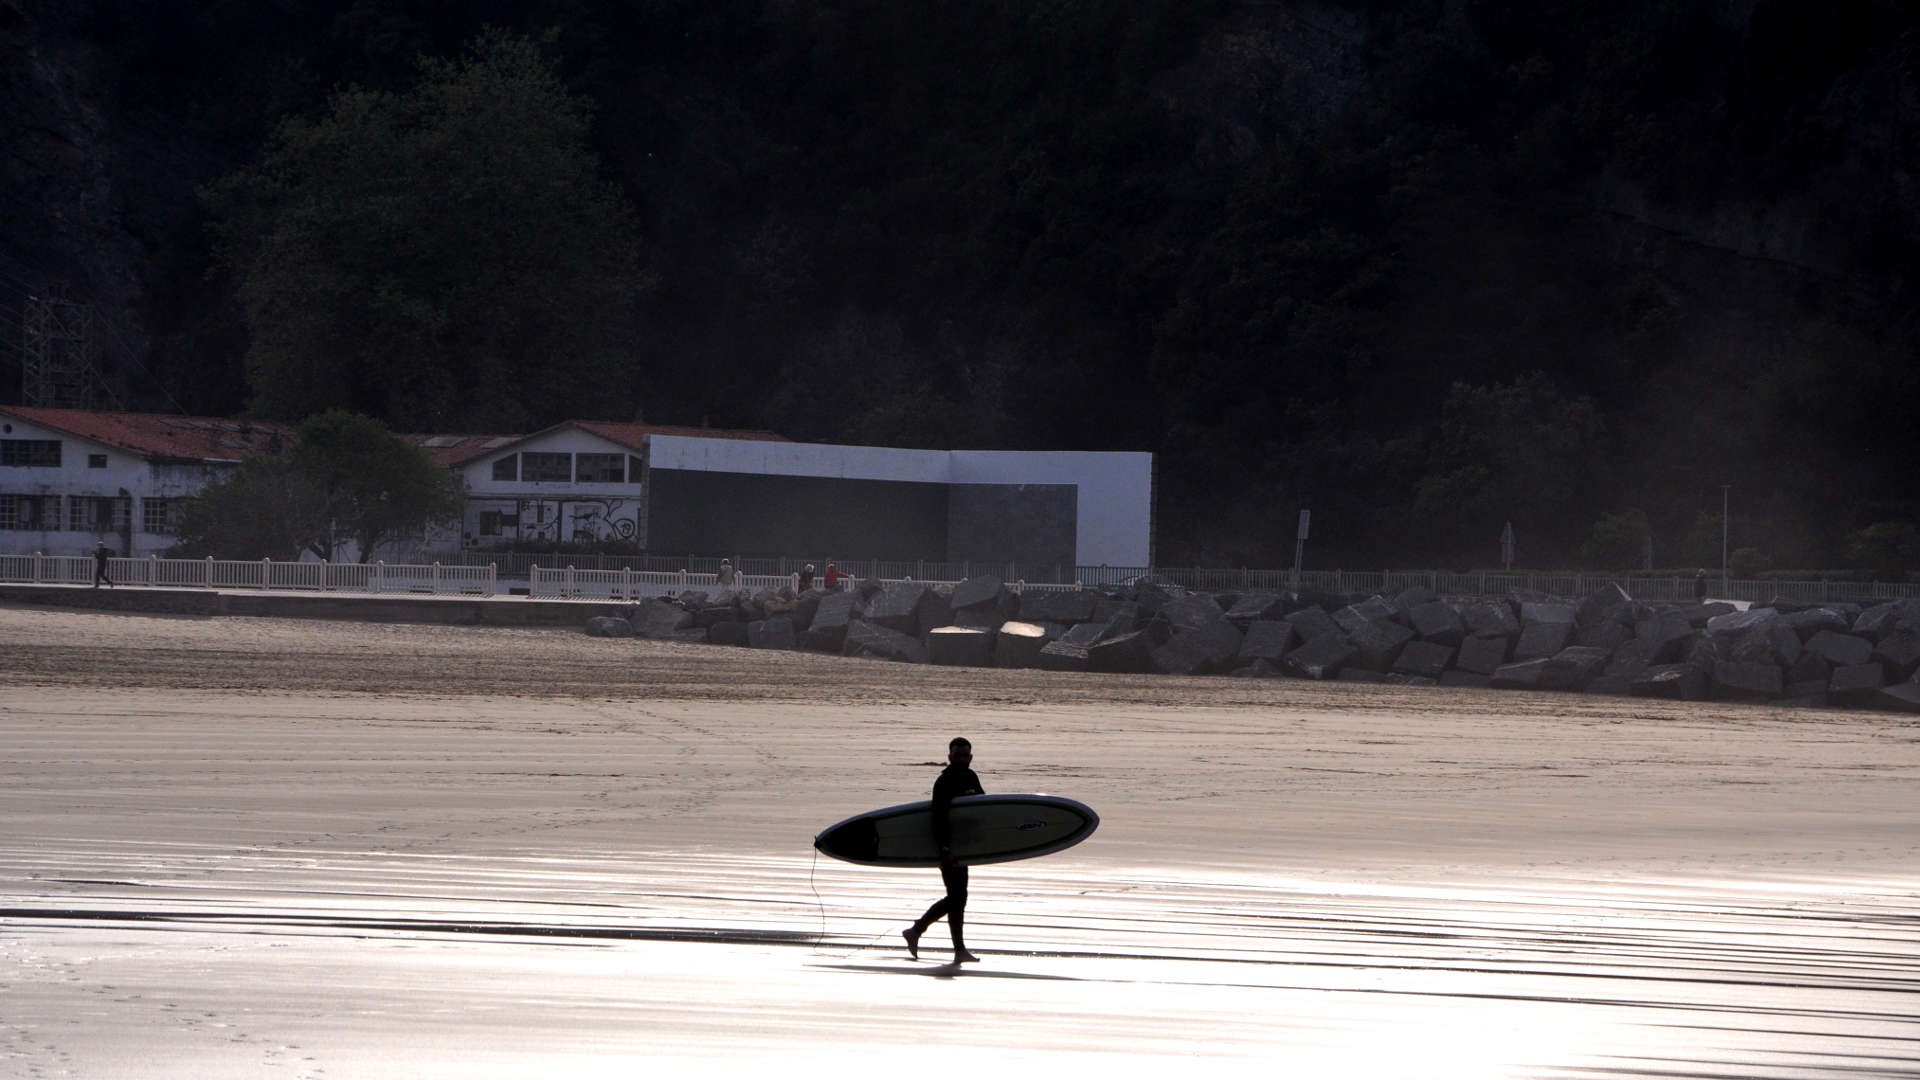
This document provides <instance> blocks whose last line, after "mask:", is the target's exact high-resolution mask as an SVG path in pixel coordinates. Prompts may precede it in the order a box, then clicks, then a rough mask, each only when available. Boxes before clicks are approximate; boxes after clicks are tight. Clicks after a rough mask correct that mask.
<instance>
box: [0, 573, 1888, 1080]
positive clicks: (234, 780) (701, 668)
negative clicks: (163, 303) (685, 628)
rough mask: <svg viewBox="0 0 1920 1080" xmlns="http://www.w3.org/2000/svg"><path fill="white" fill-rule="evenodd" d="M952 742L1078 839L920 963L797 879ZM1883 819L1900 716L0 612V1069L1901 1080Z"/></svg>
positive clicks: (993, 878) (234, 1074)
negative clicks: (1076, 815)
mask: <svg viewBox="0 0 1920 1080" xmlns="http://www.w3.org/2000/svg"><path fill="white" fill-rule="evenodd" d="M954 734H964V735H967V736H968V737H970V738H971V739H972V740H973V742H974V745H975V752H976V761H975V768H976V770H977V771H979V773H980V775H981V777H982V779H983V781H984V782H985V783H986V785H987V786H988V789H989V790H995V791H1048V792H1053V793H1056V794H1062V795H1068V796H1071V797H1073V798H1076V799H1080V800H1081V801H1084V802H1087V803H1089V804H1090V805H1092V806H1094V807H1095V808H1096V809H1097V810H1099V811H1100V813H1101V816H1102V825H1101V828H1100V830H1099V832H1098V833H1097V834H1096V835H1095V836H1094V837H1093V838H1092V839H1090V840H1089V841H1087V842H1086V843H1085V844H1082V845H1080V846H1079V847H1076V848H1074V849H1072V850H1070V851H1068V852H1064V853H1061V854H1058V855H1054V856H1050V857H1047V858H1043V859H1036V860H1029V861H1025V862H1019V863H1009V864H1003V865H998V866H991V867H982V868H979V869H977V870H976V871H975V872H974V875H973V902H972V907H971V909H970V919H969V924H968V926H969V929H968V938H969V944H970V945H971V946H972V948H973V949H974V951H975V952H978V953H980V954H981V955H982V957H983V962H982V963H980V964H979V965H977V966H973V965H970V966H967V967H964V968H956V967H953V966H951V965H948V964H945V963H944V962H943V961H944V959H945V956H944V951H945V932H944V929H943V928H936V929H935V930H934V931H933V932H931V933H930V934H929V935H928V938H927V943H928V945H930V946H934V947H932V948H928V949H926V950H925V951H924V952H923V956H922V959H920V960H919V961H917V962H916V961H913V960H911V959H909V958H908V956H907V954H906V952H905V950H904V948H903V947H902V946H901V942H900V939H899V936H898V934H899V930H900V928H901V927H903V926H904V925H905V924H906V923H907V922H908V921H909V920H910V919H911V918H912V917H913V916H914V915H916V914H917V913H918V912H919V911H920V909H921V908H923V907H924V906H925V905H926V904H927V903H928V902H929V901H930V900H932V899H933V898H934V897H935V896H936V895H937V894H938V890H939V883H938V877H937V875H936V874H934V873H932V872H931V871H917V872H907V871H886V870H875V869H872V868H865V867H857V866H851V865H847V864H843V863H836V862H832V861H829V860H825V859H819V858H816V857H815V856H814V853H813V851H812V848H811V845H810V840H811V837H812V835H813V834H814V833H815V832H817V831H819V830H820V829H821V828H823V827H825V826H826V825H828V824H830V823H832V822H833V821H836V820H839V819H840V818H844V817H846V816H848V815H851V814H854V813H858V812H860V811H863V810H867V809H871V808H873V807H876V806H881V805H886V804H890V803H896V802H903V801H908V800H912V799H919V798H924V797H925V796H926V792H927V789H928V787H929V785H930V784H931V783H932V780H933V777H934V776H935V774H936V773H937V771H938V768H939V764H940V761H941V758H942V757H943V755H944V748H945V743H946V740H947V738H948V737H949V736H951V735H954ZM1917 806H1920V726H1916V725H1915V724H1914V722H1913V721H1912V720H1911V719H1910V718H1903V717H1900V716H1895V715H1883V714H1863V713H1852V712H1839V711H1826V710H1793V709H1783V708H1766V707H1755V706H1720V705H1712V704H1701V703H1677V702H1676V703H1669V702H1652V701H1641V700H1634V699H1611V698H1596V697H1589V696H1584V695H1583V696H1578V697H1575V696H1560V695H1528V694H1515V693H1486V692H1471V691H1453V690H1437V689H1408V688H1396V687H1385V686H1369V685H1358V684H1318V683H1307V682H1302V681H1293V680H1239V679H1224V678H1215V679H1178V678H1149V677H1140V678H1127V677H1112V676H1087V675H1073V674H1065V673H1048V672H1037V671H1033V672H1002V671H990V670H963V669H948V668H927V667H914V666H905V665H894V664H887V663H884V662H879V661H865V660H849V659H843V658H839V657H829V656H819V655H814V654H806V653H790V654H788V653H780V654H773V653H766V652H753V651H748V650H729V649H722V648H714V647H703V646H690V645H672V644H663V643H648V642H637V641H633V640H613V639H599V638H589V637H586V636H585V635H583V634H580V633H578V632H573V631H567V630H548V629H505V628H485V627H448V626H409V625H398V624H363V623H348V622H328V621H318V620H279V619H263V618H199V617H179V616H176V617H161V616H143V615H126V614H104V613H86V612H73V611H63V610H59V609H52V608H41V607H32V608H28V607H0V821H3V822H4V825H0V1076H7V1077H14V1076H19V1077H60V1076H73V1077H194V1078H197V1080H224V1078H239V1077H255V1076H285V1077H332V1078H338V1077H362V1076H367V1077H378V1076H408V1077H461V1078H473V1077H524V1076H567V1077H579V1076H603V1075H604V1076H615V1075H618V1076H632V1075H636V1071H637V1069H639V1068H640V1067H645V1066H656V1067H666V1068H670V1069H671V1068H674V1067H675V1066H676V1065H682V1064H684V1065H685V1067H686V1069H687V1070H689V1071H690V1070H691V1069H693V1068H696V1067H697V1068H700V1069H702V1070H704V1071H705V1072H707V1073H709V1074H715V1075H747V1074H756V1075H757V1074H764V1073H766V1072H768V1071H770V1070H777V1071H778V1072H780V1073H782V1074H786V1075H829V1074H830V1075H836V1076H866V1075H873V1076H879V1075H890V1074H895V1073H897V1072H899V1071H901V1070H927V1069H934V1070H935V1071H936V1072H946V1071H950V1070H962V1069H977V1068H980V1067H983V1066H986V1067H993V1066H1014V1067H1017V1068H1020V1069H1021V1070H1022V1073H1023V1074H1027V1073H1037V1072H1039V1071H1041V1070H1043V1069H1044V1070H1052V1069H1063V1070H1072V1071H1074V1072H1076V1073H1078V1072H1080V1071H1082V1070H1091V1069H1096V1068H1122V1067H1131V1068H1133V1069H1135V1070H1147V1069H1156V1068H1167V1067H1173V1068H1190V1069H1192V1070H1194V1071H1195V1073H1196V1074H1198V1075H1208V1076H1212V1075H1262V1076H1272V1075H1277V1074H1278V1073H1277V1071H1276V1070H1283V1069H1289V1068H1291V1069H1292V1070H1294V1075H1305V1076H1316V1075H1325V1076H1333V1075H1339V1076H1349V1077H1352V1076H1382V1077H1386V1076H1403V1077H1452V1076H1458V1077H1534V1076H1551V1077H1593V1076H1643V1077H1644V1076H1712V1077H1828V1076H1851V1077H1862V1076H1916V1075H1920V1021H1916V1020H1915V1017H1917V1016H1920V829H1917V828H1916V827H1915V810H1914V808H1915V807H1917ZM676 1074H677V1073H674V1072H669V1073H666V1074H665V1075H676Z"/></svg>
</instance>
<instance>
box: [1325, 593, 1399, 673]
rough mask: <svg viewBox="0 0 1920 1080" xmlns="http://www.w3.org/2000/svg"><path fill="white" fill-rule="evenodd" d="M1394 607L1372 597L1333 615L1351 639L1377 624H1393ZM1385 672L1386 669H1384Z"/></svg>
mask: <svg viewBox="0 0 1920 1080" xmlns="http://www.w3.org/2000/svg"><path fill="white" fill-rule="evenodd" d="M1397 614H1399V613H1398V612H1396V611H1394V609H1393V605H1392V604H1389V603H1387V602H1386V601H1385V600H1382V599H1381V598H1379V597H1378V596H1370V597H1368V598H1367V599H1365V600H1362V601H1360V602H1359V603H1357V604H1349V605H1347V606H1346V607H1343V608H1341V609H1340V610H1339V611H1336V612H1334V613H1333V621H1334V623H1335V624H1336V625H1337V626H1339V627H1340V629H1341V630H1342V631H1344V632H1345V633H1346V635H1347V636H1348V637H1349V638H1351V637H1352V636H1353V635H1355V634H1357V633H1361V632H1363V631H1364V630H1366V628H1367V627H1369V626H1373V625H1375V624H1377V623H1384V622H1392V621H1393V618H1394V616H1395V615H1397ZM1383 670H1384V669H1383Z"/></svg>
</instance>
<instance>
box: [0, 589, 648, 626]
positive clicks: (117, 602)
mask: <svg viewBox="0 0 1920 1080" xmlns="http://www.w3.org/2000/svg"><path fill="white" fill-rule="evenodd" d="M0 602H4V603H16V604H45V605H48V606H50V607H66V608H83V609H89V610H94V611H124V612H142V613H148V614H165V615H253V616H271V617H274V618H283V619H349V620H354V621H358V622H405V623H438V624H441V625H449V626H568V627H576V628H577V627H579V626H580V625H581V624H582V623H583V622H585V621H586V620H587V619H589V618H592V617H593V616H595V615H617V614H620V613H622V612H623V611H625V610H626V609H627V608H628V607H629V606H630V605H627V604H620V603H613V602H608V603H581V602H579V601H558V600H528V599H526V598H525V597H511V596H498V597H472V596H466V597H462V596H357V595H351V594H344V593H315V594H312V595H305V594H299V593H233V592H225V593H223V592H213V591H209V590H201V589H147V588H134V587H122V588H113V589H91V588H81V587H76V586H71V585H0Z"/></svg>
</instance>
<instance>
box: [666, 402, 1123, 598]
mask: <svg viewBox="0 0 1920 1080" xmlns="http://www.w3.org/2000/svg"><path fill="white" fill-rule="evenodd" d="M649 444H650V447H651V451H652V464H653V467H654V468H656V469H682V470H686V471H690V472H728V473H745V474H748V475H761V476H818V477H830V478H834V479H842V480H897V481H909V482H918V483H935V484H1070V485H1072V486H1073V487H1074V488H1075V490H1076V492H1077V504H1076V510H1077V512H1076V518H1075V520H1076V526H1075V528H1076V535H1075V542H1076V547H1075V550H1076V551H1077V552H1078V556H1079V561H1080V563H1081V564H1082V565H1087V566H1095V565H1103V564H1104V565H1108V566H1147V565H1150V564H1151V562H1152V558H1151V555H1152V548H1153V542H1152V536H1153V455H1152V454H1150V453H1144V452H1125V451H1075V450H1046V451H1032V450H899V449H892V448H888V447H877V446H833V445H826V444H821V443H782V442H749V441H742V440H738V439H706V438H698V437H691V436H681V435H655V436H652V437H651V439H650V440H649Z"/></svg>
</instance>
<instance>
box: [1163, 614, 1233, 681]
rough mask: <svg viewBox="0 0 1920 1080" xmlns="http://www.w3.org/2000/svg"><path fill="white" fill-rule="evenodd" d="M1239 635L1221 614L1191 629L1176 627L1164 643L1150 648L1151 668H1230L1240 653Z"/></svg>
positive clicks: (1179, 671)
mask: <svg viewBox="0 0 1920 1080" xmlns="http://www.w3.org/2000/svg"><path fill="white" fill-rule="evenodd" d="M1163 614H1164V612H1163ZM1240 638H1241V634H1240V631H1239V630H1237V629H1235V628H1234V625H1233V624H1232V623H1230V622H1228V621H1227V620H1226V618H1225V617H1224V615H1223V616H1222V617H1220V618H1216V619H1214V620H1213V621H1212V622H1210V623H1207V624H1206V625H1204V626H1201V627H1198V628H1195V629H1192V630H1177V631H1175V633H1174V635H1173V636H1172V637H1170V638H1168V639H1167V643H1166V644H1165V645H1162V646H1160V647H1159V648H1157V649H1155V650H1153V667H1154V670H1156V671H1159V672H1161V673H1163V674H1166V675H1211V674H1213V673H1215V672H1220V671H1230V670H1232V668H1233V663H1234V660H1235V659H1236V658H1237V657H1238V655H1239V653H1240Z"/></svg>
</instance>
